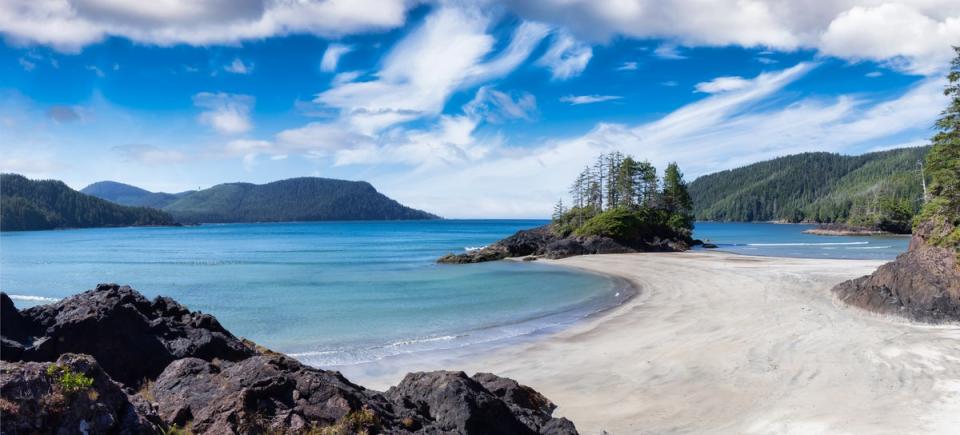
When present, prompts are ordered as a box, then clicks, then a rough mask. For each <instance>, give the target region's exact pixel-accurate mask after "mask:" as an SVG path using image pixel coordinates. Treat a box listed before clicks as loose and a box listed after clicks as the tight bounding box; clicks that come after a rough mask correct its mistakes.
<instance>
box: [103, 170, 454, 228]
mask: <svg viewBox="0 0 960 435" xmlns="http://www.w3.org/2000/svg"><path fill="white" fill-rule="evenodd" d="M105 183H106V184H105ZM84 191H89V192H90V193H91V194H94V195H97V196H99V197H101V198H104V199H107V200H111V201H115V202H117V203H120V204H128V205H133V204H146V203H150V202H152V203H154V204H160V206H159V207H160V208H161V209H162V210H164V211H166V212H168V213H170V214H171V215H173V217H174V218H176V219H177V220H178V221H179V222H183V223H197V222H210V223H224V222H284V221H328V220H410V219H437V216H435V215H432V214H430V213H427V212H424V211H420V210H415V209H412V208H409V207H406V206H404V205H402V204H400V203H398V202H397V201H394V200H392V199H390V198H388V197H386V196H384V195H383V194H381V193H380V192H377V190H376V189H374V188H373V186H371V185H370V183H367V182H363V181H345V180H333V179H328V178H315V177H304V178H291V179H288V180H281V181H275V182H272V183H267V184H261V185H257V184H250V183H227V184H220V185H216V186H213V187H211V188H209V189H204V190H199V191H196V192H184V193H181V194H169V193H154V192H149V191H146V190H143V189H140V188H137V187H133V186H127V185H124V184H120V183H113V182H100V183H94V184H92V185H90V186H88V187H87V188H85V189H84ZM171 196H172V197H173V198H172V200H171V198H170V197H171ZM168 201H169V202H168Z"/></svg>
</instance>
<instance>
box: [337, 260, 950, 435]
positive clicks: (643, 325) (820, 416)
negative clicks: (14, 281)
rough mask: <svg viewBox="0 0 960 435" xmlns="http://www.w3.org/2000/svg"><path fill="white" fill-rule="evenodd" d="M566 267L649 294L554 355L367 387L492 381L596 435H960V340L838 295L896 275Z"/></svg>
mask: <svg viewBox="0 0 960 435" xmlns="http://www.w3.org/2000/svg"><path fill="white" fill-rule="evenodd" d="M555 263H557V264H561V265H565V266H571V267H577V268H582V269H587V270H591V271H595V272H600V273H606V274H610V275H616V276H620V277H624V278H626V279H629V280H630V281H632V282H633V283H634V284H635V285H637V286H638V287H639V288H640V289H641V294H640V295H639V296H638V297H636V298H634V299H632V300H631V301H630V302H628V303H626V304H624V305H623V306H621V307H619V308H617V309H615V310H612V311H611V312H609V313H607V314H605V315H602V316H598V317H596V318H593V319H590V320H587V321H585V322H582V323H580V324H577V325H574V326H573V327H571V328H569V329H567V330H564V331H562V332H560V333H557V334H554V335H552V336H550V337H547V338H545V339H543V340H538V341H536V342H533V343H526V344H519V345H515V346H511V347H507V348H502V349H499V350H497V351H495V352H493V353H492V354H489V355H485V356H483V357H480V358H472V359H470V360H469V361H464V360H461V361H456V362H455V364H456V365H455V366H450V364H451V362H450V361H433V362H423V361H421V362H419V363H417V364H415V366H408V367H398V369H397V373H395V374H391V375H390V376H385V377H379V378H378V379H356V380H358V381H360V382H361V383H367V382H369V383H371V384H370V385H371V386H373V387H375V388H384V387H386V386H387V385H390V384H394V383H396V382H397V381H399V378H400V376H401V374H402V372H405V371H408V370H433V369H440V368H446V369H460V370H464V371H466V372H467V373H470V374H472V373H473V372H476V371H489V372H494V373H497V374H500V375H504V376H509V377H512V378H514V379H517V380H518V381H520V382H521V383H524V384H527V385H530V386H531V387H533V388H535V389H536V390H538V391H540V392H541V393H543V394H544V395H546V396H547V397H549V398H550V399H551V400H553V401H554V402H555V403H557V404H559V405H560V408H559V409H558V410H557V412H556V414H557V415H562V416H565V417H568V418H570V419H571V420H573V421H574V422H575V423H576V425H577V427H578V429H580V431H581V432H582V433H586V434H594V433H599V432H601V431H602V430H606V431H609V432H611V433H614V434H636V433H651V434H660V433H710V434H715V433H737V434H739V433H759V434H767V433H782V434H811V433H829V434H843V433H851V434H864V433H867V434H907V433H952V434H958V433H960V327H958V326H955V325H954V326H927V325H920V324H913V323H910V322H906V321H902V320H897V319H885V318H881V317H879V316H875V315H872V314H869V313H865V312H863V311H861V310H857V309H853V308H848V307H845V306H843V305H841V304H838V303H836V302H835V301H834V299H833V298H832V296H831V294H830V291H829V289H830V288H831V287H832V286H833V285H834V284H836V283H838V282H840V281H843V280H845V279H848V278H853V277H856V276H860V275H865V274H867V273H870V272H871V271H873V270H874V269H875V268H876V267H877V266H879V265H880V264H882V262H878V261H854V260H820V259H785V258H764V257H746V256H737V255H731V254H724V253H719V252H708V253H681V254H621V255H597V256H583V257H574V258H569V259H565V260H560V261H557V262H555ZM464 267H469V266H464Z"/></svg>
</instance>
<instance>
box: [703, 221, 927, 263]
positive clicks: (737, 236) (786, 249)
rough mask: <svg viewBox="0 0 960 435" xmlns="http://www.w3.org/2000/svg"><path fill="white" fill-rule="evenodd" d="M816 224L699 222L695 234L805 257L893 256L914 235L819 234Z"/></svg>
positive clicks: (740, 249) (759, 251)
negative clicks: (814, 232)
mask: <svg viewBox="0 0 960 435" xmlns="http://www.w3.org/2000/svg"><path fill="white" fill-rule="evenodd" d="M810 228H816V225H802V224H768V223H721V222H697V224H696V228H695V230H694V237H696V238H699V239H701V240H704V241H710V242H712V243H713V244H715V245H717V246H718V249H719V250H721V251H727V252H734V253H738V254H746V255H763V256H770V257H802V258H849V259H869V260H892V259H894V258H895V257H896V256H897V255H899V254H900V253H902V252H904V251H906V250H907V245H908V244H909V243H910V236H856V237H852V236H850V237H848V236H817V235H813V234H803V231H804V230H807V229H810Z"/></svg>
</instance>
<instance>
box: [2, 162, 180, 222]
mask: <svg viewBox="0 0 960 435" xmlns="http://www.w3.org/2000/svg"><path fill="white" fill-rule="evenodd" d="M174 223H175V221H174V219H173V217H171V216H170V214H168V213H165V212H163V211H160V210H155V209H151V208H144V207H127V206H122V205H118V204H114V203H112V202H109V201H105V200H103V199H100V198H96V197H93V196H89V195H85V194H83V193H80V192H77V191H75V190H73V189H71V188H70V187H69V186H67V185H66V184H63V182H61V181H56V180H29V179H27V178H26V177H24V176H22V175H17V174H0V231H23V230H49V229H55V228H88V227H119V226H134V225H173V224H174Z"/></svg>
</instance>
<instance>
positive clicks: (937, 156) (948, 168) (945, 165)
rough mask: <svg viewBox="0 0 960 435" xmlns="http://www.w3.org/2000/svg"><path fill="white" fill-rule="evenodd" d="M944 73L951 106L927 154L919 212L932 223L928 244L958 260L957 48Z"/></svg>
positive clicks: (959, 114) (959, 119)
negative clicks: (924, 197)
mask: <svg viewBox="0 0 960 435" xmlns="http://www.w3.org/2000/svg"><path fill="white" fill-rule="evenodd" d="M953 49H954V51H956V53H957V57H956V58H954V59H953V62H952V63H951V68H950V73H948V74H947V80H948V83H947V87H946V88H945V89H944V91H943V93H944V95H946V96H948V97H950V104H949V105H948V106H947V108H946V109H945V110H944V111H943V112H942V113H941V115H940V119H939V120H937V123H936V127H937V129H938V130H939V132H938V133H937V134H936V135H935V136H934V137H933V147H932V148H931V149H930V152H929V153H928V154H927V158H926V165H925V171H926V172H927V174H928V176H929V177H930V185H929V189H930V196H931V199H930V201H929V202H927V203H926V204H925V205H924V207H923V211H922V212H921V220H930V221H933V223H934V226H935V227H936V228H935V230H934V231H933V232H932V234H931V237H932V238H931V240H930V242H931V243H933V244H934V245H939V246H944V247H952V248H954V249H957V256H958V257H960V47H954V48H953Z"/></svg>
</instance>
